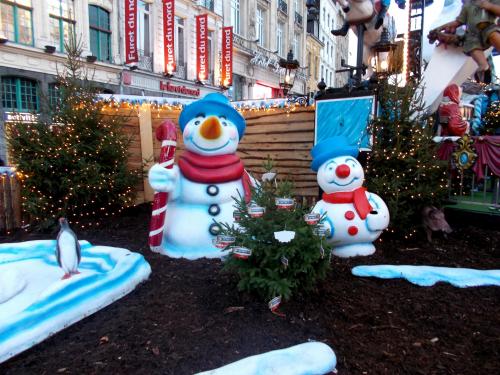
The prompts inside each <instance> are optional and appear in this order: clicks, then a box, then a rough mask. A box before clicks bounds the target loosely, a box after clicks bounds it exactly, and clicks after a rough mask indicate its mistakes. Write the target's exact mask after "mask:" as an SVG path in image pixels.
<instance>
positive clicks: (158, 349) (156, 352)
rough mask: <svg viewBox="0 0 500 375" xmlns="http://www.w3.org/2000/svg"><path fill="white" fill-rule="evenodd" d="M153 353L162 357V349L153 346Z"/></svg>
mask: <svg viewBox="0 0 500 375" xmlns="http://www.w3.org/2000/svg"><path fill="white" fill-rule="evenodd" d="M151 351H152V352H153V354H154V355H160V348H158V347H157V346H153V348H152V349H151Z"/></svg>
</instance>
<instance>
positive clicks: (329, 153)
mask: <svg viewBox="0 0 500 375" xmlns="http://www.w3.org/2000/svg"><path fill="white" fill-rule="evenodd" d="M358 153H359V150H358V147H357V146H354V145H350V144H349V142H348V140H347V138H346V137H344V136H334V137H331V138H328V139H325V140H324V141H321V142H320V143H318V144H317V145H316V146H314V148H313V149H312V150H311V155H312V157H313V162H312V164H311V169H312V170H313V171H315V172H317V181H318V184H319V186H320V187H321V189H322V190H323V196H322V198H323V199H322V200H320V201H319V202H318V203H316V205H315V206H314V208H313V210H312V211H313V212H315V213H319V214H321V215H323V214H325V218H324V222H323V224H324V225H325V226H326V228H327V229H328V230H329V233H328V234H327V241H328V242H329V243H330V244H331V245H332V247H333V251H332V252H333V254H334V255H337V256H339V257H343V258H347V257H353V256H359V255H371V254H373V253H374V252H375V246H374V245H373V244H372V242H373V241H375V240H376V239H377V238H378V237H379V236H380V234H381V233H382V231H383V230H384V229H385V228H387V226H388V225H389V210H388V209H387V206H386V204H385V203H384V201H383V200H382V198H380V197H379V196H378V195H376V194H373V193H369V192H367V191H366V188H364V187H363V186H362V185H363V181H364V178H365V175H364V171H363V167H362V166H361V164H360V163H359V162H358V160H357V159H356V158H357V156H358Z"/></svg>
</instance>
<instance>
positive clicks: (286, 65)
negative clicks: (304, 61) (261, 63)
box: [279, 50, 300, 95]
mask: <svg viewBox="0 0 500 375" xmlns="http://www.w3.org/2000/svg"><path fill="white" fill-rule="evenodd" d="M279 66H280V67H281V68H282V69H281V70H280V87H281V89H282V90H283V94H284V95H287V94H288V92H289V91H290V90H291V89H292V87H293V83H294V81H295V73H296V72H297V69H298V68H299V67H300V64H299V62H298V61H297V60H295V59H294V58H293V52H292V50H290V52H288V54H287V56H286V60H285V59H280V61H279Z"/></svg>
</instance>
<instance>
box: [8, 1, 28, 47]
mask: <svg viewBox="0 0 500 375" xmlns="http://www.w3.org/2000/svg"><path fill="white" fill-rule="evenodd" d="M31 12H32V8H31V0H0V21H1V22H0V31H1V33H3V36H4V37H5V38H7V39H9V40H10V41H12V42H15V43H19V44H27V45H30V46H32V45H33V17H32V13H31Z"/></svg>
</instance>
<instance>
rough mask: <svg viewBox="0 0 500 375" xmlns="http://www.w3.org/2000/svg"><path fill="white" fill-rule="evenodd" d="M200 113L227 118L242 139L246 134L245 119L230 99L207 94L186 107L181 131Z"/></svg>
mask: <svg viewBox="0 0 500 375" xmlns="http://www.w3.org/2000/svg"><path fill="white" fill-rule="evenodd" d="M200 113H203V114H204V115H205V116H208V115H215V116H226V118H227V119H228V120H229V121H231V122H232V123H233V124H234V125H236V128H237V129H238V135H239V137H240V139H241V137H243V134H245V128H246V125H245V119H244V118H243V116H242V115H241V114H240V113H239V112H238V111H237V110H236V109H234V108H233V106H232V105H231V104H230V103H229V99H228V98H227V97H225V96H224V95H222V94H219V93H212V94H207V95H205V96H204V97H203V98H202V99H200V100H197V101H195V102H193V103H191V104H189V105H187V106H186V107H184V109H183V110H182V112H181V115H180V117H179V126H180V128H181V131H184V128H185V127H186V124H187V123H188V122H189V121H190V120H191V119H192V118H193V117H196V116H197V115H199V114H200Z"/></svg>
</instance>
